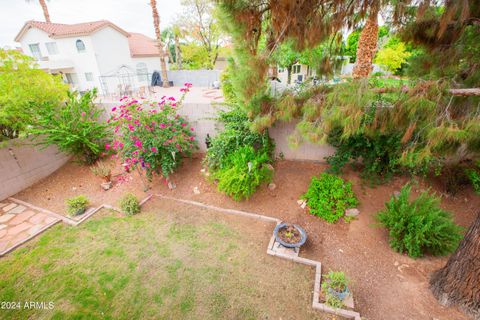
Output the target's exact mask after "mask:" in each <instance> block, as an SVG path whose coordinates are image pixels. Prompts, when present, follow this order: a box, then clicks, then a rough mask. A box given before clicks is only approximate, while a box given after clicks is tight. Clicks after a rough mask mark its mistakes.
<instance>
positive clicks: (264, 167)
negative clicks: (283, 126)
mask: <svg viewBox="0 0 480 320" xmlns="http://www.w3.org/2000/svg"><path fill="white" fill-rule="evenodd" d="M269 162H270V158H269V156H268V155H267V154H266V153H258V152H256V151H255V150H254V149H253V147H251V146H246V147H243V148H240V149H238V150H237V151H235V152H234V153H232V154H230V155H229V156H228V157H227V158H226V159H225V166H224V167H223V168H221V169H218V170H217V171H214V173H213V174H212V178H213V179H217V180H218V190H220V191H222V192H224V193H226V194H227V195H228V196H230V197H232V198H233V199H234V200H236V201H240V200H242V199H248V198H249V197H250V196H251V195H252V194H253V193H254V192H255V190H256V189H257V187H258V186H259V185H260V184H262V183H263V182H270V181H271V179H272V175H273V172H272V170H271V166H269Z"/></svg>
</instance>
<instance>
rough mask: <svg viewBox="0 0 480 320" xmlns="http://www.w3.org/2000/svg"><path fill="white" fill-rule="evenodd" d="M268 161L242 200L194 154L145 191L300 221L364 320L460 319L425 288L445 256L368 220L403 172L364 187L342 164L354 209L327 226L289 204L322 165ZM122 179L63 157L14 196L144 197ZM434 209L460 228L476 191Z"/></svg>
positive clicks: (56, 202) (56, 201) (479, 201)
mask: <svg viewBox="0 0 480 320" xmlns="http://www.w3.org/2000/svg"><path fill="white" fill-rule="evenodd" d="M274 167H275V175H274V179H273V181H274V183H275V184H276V186H277V188H276V189H275V190H273V191H271V190H269V189H268V188H267V187H266V186H262V187H261V188H260V190H259V191H258V192H256V193H255V194H254V195H253V196H252V197H251V198H250V199H249V200H247V201H244V202H235V201H233V200H232V199H230V198H228V197H227V196H225V195H223V194H221V193H219V192H217V190H216V187H215V185H213V184H211V183H209V182H208V181H207V180H206V178H205V176H204V174H203V173H202V172H201V169H202V155H197V156H196V157H195V158H194V159H189V160H186V161H185V162H184V164H183V165H182V167H181V168H179V170H178V173H176V174H174V175H173V176H172V177H171V180H172V181H174V182H175V184H176V188H175V189H174V190H169V189H168V187H167V185H166V184H165V183H164V181H161V180H160V179H155V181H154V182H153V184H151V189H150V190H149V192H150V193H161V194H165V195H169V196H172V197H177V198H183V199H191V200H195V201H199V202H203V203H207V204H212V205H216V206H220V207H224V208H235V209H240V210H245V211H250V212H255V213H259V214H265V215H269V216H274V217H278V218H281V219H283V220H284V221H288V222H292V223H297V224H299V225H301V226H302V227H304V228H305V230H306V231H307V234H308V237H309V238H308V241H307V243H306V245H305V246H304V247H302V250H301V252H300V255H301V256H304V257H307V258H311V259H314V260H318V261H321V262H322V264H323V271H324V272H327V271H328V270H330V269H331V270H341V271H344V272H345V273H346V274H347V275H348V277H349V278H350V279H351V281H352V290H353V293H354V297H355V304H356V310H357V311H359V312H360V313H361V315H362V317H364V318H365V319H375V320H376V319H378V320H383V319H392V320H394V319H409V320H410V319H438V320H443V319H445V320H450V319H467V318H466V317H465V316H464V315H463V314H462V313H461V312H459V311H458V310H456V309H455V308H445V307H442V306H440V305H439V304H438V302H437V301H436V299H435V298H434V297H433V295H432V294H431V292H430V290H429V289H428V279H429V274H430V273H431V272H432V271H435V270H437V269H439V268H440V267H442V266H443V265H444V264H445V262H446V261H447V258H446V257H442V258H434V257H425V258H421V259H416V260H415V259H412V258H409V257H408V256H406V255H402V254H399V253H396V252H394V251H393V250H392V249H391V248H390V247H389V245H388V234H387V231H386V230H385V229H383V228H381V227H379V226H378V225H377V224H376V220H375V218H374V216H375V214H376V212H377V211H378V210H380V209H382V208H383V207H384V203H385V202H386V201H387V200H388V199H389V198H390V196H391V195H392V194H393V192H394V191H398V190H400V188H401V187H402V186H403V184H404V183H406V182H407V181H409V179H408V178H407V177H399V178H395V179H394V180H392V181H391V182H390V183H388V184H385V185H381V186H378V187H376V188H370V187H368V186H365V185H363V184H362V182H361V180H360V178H359V176H358V173H357V172H354V171H353V170H347V171H346V172H345V174H344V175H343V177H344V178H345V179H348V180H350V181H351V182H352V183H353V188H354V191H355V193H356V194H357V197H358V198H359V200H360V205H359V206H358V209H359V210H360V212H361V213H360V215H359V217H358V219H356V220H354V221H352V222H350V223H344V222H342V221H339V222H338V223H336V224H328V223H327V222H325V221H323V220H321V219H320V218H317V217H315V216H312V215H309V214H308V213H307V211H306V210H304V209H301V208H300V206H299V205H298V203H297V200H298V199H299V197H300V196H301V195H302V194H303V193H304V192H305V191H306V189H307V187H308V184H309V182H310V179H311V177H312V176H314V175H318V174H319V173H320V172H322V171H324V170H325V168H326V165H325V164H322V163H313V162H299V161H278V162H277V163H276V164H275V166H274ZM122 179H123V178H122ZM123 180H125V181H120V182H117V183H116V184H115V186H114V188H113V189H112V190H109V191H107V192H104V191H102V190H101V189H100V186H99V183H100V182H99V180H98V178H96V177H94V176H93V175H92V174H91V172H90V170H89V169H88V168H85V167H80V166H77V165H75V164H72V163H68V164H67V165H65V166H64V167H62V168H61V169H60V170H58V171H57V172H56V173H54V174H53V175H51V176H50V177H48V178H47V179H45V180H44V181H41V182H39V183H38V184H36V185H35V186H33V187H31V188H28V189H26V190H24V191H22V192H21V193H19V194H17V195H16V196H15V197H16V198H19V199H21V200H24V201H27V202H30V203H33V204H35V205H38V206H41V207H44V208H47V209H50V210H52V211H56V212H58V213H62V212H63V209H64V199H65V198H67V197H70V196H74V195H78V194H80V193H83V194H86V195H87V196H88V197H89V198H90V199H91V200H92V204H93V205H98V204H100V203H109V204H112V205H116V202H117V201H118V198H119V197H120V196H121V195H122V194H123V193H124V192H125V191H130V192H133V193H135V194H137V195H138V196H139V198H143V196H145V195H146V193H144V192H143V185H142V183H141V181H140V179H139V177H138V175H136V174H131V175H129V176H127V178H126V179H123ZM92 181H98V183H95V182H94V183H92ZM194 187H198V189H199V190H200V194H195V193H194V192H193V189H194ZM428 187H429V184H428V183H427V182H425V181H419V183H418V185H416V186H415V187H414V190H416V191H417V192H418V191H421V190H423V189H427V188H428ZM432 189H433V190H434V191H437V193H439V188H438V186H435V185H434V186H433V187H432ZM442 207H443V208H444V209H447V210H449V211H451V212H453V213H454V215H455V221H456V222H457V223H459V224H460V225H462V226H465V227H468V225H469V224H470V223H471V222H472V221H473V219H474V216H475V214H476V212H477V211H476V210H478V208H479V207H480V197H478V196H476V195H475V194H474V193H473V191H472V190H470V189H468V190H465V191H462V192H461V193H459V194H458V195H457V196H456V197H443V200H442Z"/></svg>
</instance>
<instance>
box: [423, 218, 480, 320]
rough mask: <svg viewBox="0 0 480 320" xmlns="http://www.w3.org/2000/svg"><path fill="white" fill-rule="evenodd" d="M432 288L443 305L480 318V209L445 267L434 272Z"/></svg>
mask: <svg viewBox="0 0 480 320" xmlns="http://www.w3.org/2000/svg"><path fill="white" fill-rule="evenodd" d="M430 289H431V290H432V292H433V294H434V296H435V297H436V298H437V299H438V301H439V302H440V303H441V304H442V305H445V306H451V305H456V306H458V307H460V308H461V309H462V310H464V311H465V313H467V314H469V315H471V316H472V317H473V318H474V319H476V320H478V319H480V213H479V214H478V216H477V218H476V220H475V221H474V222H473V224H472V225H471V226H470V228H469V229H468V231H467V234H466V235H465V238H463V240H462V242H461V243H460V245H459V246H458V248H457V250H456V251H455V253H454V254H453V255H452V256H451V257H450V259H448V262H447V264H446V265H445V267H443V268H442V269H440V270H437V271H436V272H434V273H433V275H432V277H431V279H430Z"/></svg>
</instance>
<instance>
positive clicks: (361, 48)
mask: <svg viewBox="0 0 480 320" xmlns="http://www.w3.org/2000/svg"><path fill="white" fill-rule="evenodd" d="M377 41H378V11H377V10H375V9H374V10H372V12H371V13H370V15H369V16H368V19H367V23H366V24H365V27H364V28H363V30H362V33H361V34H360V39H359V40H358V47H357V62H356V63H355V66H354V67H353V74H352V75H353V78H355V79H358V78H366V77H368V75H369V74H370V72H372V69H373V67H372V62H373V57H374V56H375V52H376V51H377Z"/></svg>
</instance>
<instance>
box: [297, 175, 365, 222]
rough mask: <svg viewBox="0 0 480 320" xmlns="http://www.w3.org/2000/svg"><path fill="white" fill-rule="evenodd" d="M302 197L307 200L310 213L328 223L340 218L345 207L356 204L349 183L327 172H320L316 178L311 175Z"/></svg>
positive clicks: (356, 201)
mask: <svg viewBox="0 0 480 320" xmlns="http://www.w3.org/2000/svg"><path fill="white" fill-rule="evenodd" d="M302 198H303V199H305V200H306V201H307V205H308V208H309V211H310V213H311V214H313V215H316V216H318V217H321V218H323V219H325V220H326V221H327V222H330V223H332V222H336V221H337V220H338V219H340V217H342V216H343V215H344V213H345V209H347V208H351V207H354V206H356V205H357V204H358V200H357V198H356V197H355V194H354V193H353V191H352V185H351V183H350V182H345V181H344V180H343V179H342V178H340V177H337V176H335V175H332V174H328V173H322V174H320V176H319V177H318V178H317V177H312V181H311V182H310V186H309V187H308V190H307V192H306V193H305V194H304V195H303V196H302Z"/></svg>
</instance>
